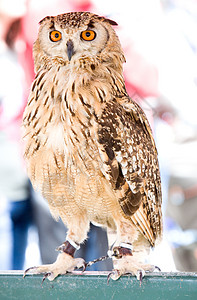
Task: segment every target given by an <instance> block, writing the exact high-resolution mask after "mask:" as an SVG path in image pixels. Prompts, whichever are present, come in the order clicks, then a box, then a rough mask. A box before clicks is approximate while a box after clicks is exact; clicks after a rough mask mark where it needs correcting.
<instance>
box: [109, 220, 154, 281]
mask: <svg viewBox="0 0 197 300" xmlns="http://www.w3.org/2000/svg"><path fill="white" fill-rule="evenodd" d="M149 250H150V244H149V242H148V241H147V240H146V239H145V238H144V237H143V236H142V234H141V233H139V232H138V231H137V229H136V227H135V226H134V225H133V224H132V223H131V221H130V220H122V221H121V222H118V223H117V241H116V243H115V245H114V247H113V249H112V251H111V255H112V258H113V265H114V270H113V271H112V272H111V273H110V274H109V278H112V279H113V280H117V279H118V278H120V277H121V276H122V275H124V274H128V273H131V274H133V275H136V277H137V279H138V280H140V282H141V280H142V278H143V276H144V274H145V272H152V271H154V269H155V267H154V266H152V265H149V264H145V263H144V259H145V258H146V257H147V255H148V252H149Z"/></svg>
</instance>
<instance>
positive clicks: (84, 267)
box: [82, 262, 87, 273]
mask: <svg viewBox="0 0 197 300" xmlns="http://www.w3.org/2000/svg"><path fill="white" fill-rule="evenodd" d="M82 268H83V270H82V273H83V272H85V270H86V268H87V263H85V262H84V265H83V266H82Z"/></svg>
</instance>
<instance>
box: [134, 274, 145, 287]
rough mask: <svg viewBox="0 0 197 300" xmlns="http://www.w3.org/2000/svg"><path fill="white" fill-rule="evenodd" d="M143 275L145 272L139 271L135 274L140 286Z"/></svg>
mask: <svg viewBox="0 0 197 300" xmlns="http://www.w3.org/2000/svg"><path fill="white" fill-rule="evenodd" d="M144 274H145V272H144V271H142V270H139V271H138V272H137V274H136V277H137V280H139V281H140V286H141V284H142V279H143V277H144Z"/></svg>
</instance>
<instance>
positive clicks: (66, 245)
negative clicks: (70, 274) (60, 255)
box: [57, 241, 77, 257]
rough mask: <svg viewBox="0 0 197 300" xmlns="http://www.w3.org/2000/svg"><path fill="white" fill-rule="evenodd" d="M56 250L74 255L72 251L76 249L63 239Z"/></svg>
mask: <svg viewBox="0 0 197 300" xmlns="http://www.w3.org/2000/svg"><path fill="white" fill-rule="evenodd" d="M57 250H58V251H61V252H64V253H66V254H69V255H71V256H72V257H74V253H75V251H76V250H77V249H76V248H75V247H73V245H71V244H70V242H69V241H65V242H64V243H63V244H62V245H61V246H59V247H58V248H57Z"/></svg>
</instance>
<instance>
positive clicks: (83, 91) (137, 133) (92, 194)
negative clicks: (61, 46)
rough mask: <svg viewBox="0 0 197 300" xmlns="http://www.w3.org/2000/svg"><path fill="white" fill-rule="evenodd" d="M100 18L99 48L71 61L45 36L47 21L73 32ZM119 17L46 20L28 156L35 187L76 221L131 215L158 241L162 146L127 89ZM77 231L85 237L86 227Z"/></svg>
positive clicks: (112, 220)
mask: <svg viewBox="0 0 197 300" xmlns="http://www.w3.org/2000/svg"><path fill="white" fill-rule="evenodd" d="M97 23H100V24H101V25H102V26H103V28H104V31H103V32H105V33H106V38H105V40H103V41H102V40H101V46H100V45H99V46H98V51H97V52H96V50H94V49H96V46H94V44H92V48H91V49H92V50H91V49H90V50H89V52H85V53H84V54H83V55H81V56H80V57H79V56H77V54H76V55H74V56H73V58H72V60H71V61H70V62H69V61H68V59H65V57H64V54H63V55H62V56H61V55H60V54H59V52H58V55H49V54H48V52H49V50H47V51H46V50H45V48H44V47H45V44H44V43H43V44H42V42H41V41H42V36H43V32H44V30H45V27H47V26H48V27H47V28H50V27H55V28H56V27H57V26H59V27H58V28H61V29H62V30H64V29H65V30H67V31H66V32H67V34H69V32H70V36H71V34H73V30H75V31H78V30H86V29H87V28H89V27H88V26H90V24H91V28H92V27H94V26H96V24H97ZM115 24H116V23H115V22H114V21H111V20H109V19H105V18H104V17H99V16H97V15H94V14H91V13H87V12H83V13H80V12H78V13H68V14H63V15H59V16H56V17H46V18H45V19H43V20H42V21H41V22H40V33H39V37H38V39H37V41H36V42H35V45H34V59H35V70H36V72H37V75H36V77H35V80H34V82H33V84H32V89H31V92H30V95H29V101H28V104H27V107H26V110H25V112H24V119H23V128H24V138H25V140H26V146H25V158H26V161H27V169H28V174H29V176H30V179H31V181H32V183H33V185H34V187H35V188H36V189H38V190H40V191H41V192H42V194H43V196H44V197H45V198H46V199H47V200H48V203H49V207H50V210H51V212H52V214H53V216H54V217H56V218H58V216H60V217H61V218H62V220H63V221H64V222H65V223H66V224H67V226H68V227H69V228H71V227H72V226H76V227H77V226H78V225H77V224H79V223H80V224H81V222H82V220H83V221H84V224H86V221H88V222H90V221H91V222H95V223H99V224H101V225H103V226H105V227H109V228H112V229H113V228H116V227H117V226H118V224H119V222H121V220H123V221H124V220H125V222H130V224H131V227H133V228H134V226H133V225H135V226H136V228H137V230H138V233H139V232H141V234H142V235H143V236H145V238H146V239H147V240H148V241H149V243H150V245H152V246H154V244H155V241H156V239H158V238H160V236H161V232H162V214H161V183H160V174H159V166H158V159H157V150H156V147H155V143H154V139H153V136H152V131H151V128H150V125H149V123H148V121H147V118H146V116H145V114H144V112H143V111H142V109H141V108H140V107H139V106H138V105H137V104H136V103H135V102H134V101H133V100H132V99H131V98H129V96H128V94H127V92H126V89H125V83H124V79H123V75H122V64H123V62H124V61H125V58H124V54H123V52H122V49H121V46H120V43H119V40H118V38H117V36H116V34H115V32H114V30H113V29H112V27H111V25H115ZM99 28H100V27H99ZM45 43H46V42H45ZM95 43H96V42H95ZM42 45H43V46H42ZM52 47H53V45H52ZM91 51H92V53H91ZM87 53H88V54H87ZM75 56H76V58H75ZM74 218H75V220H73V219H74ZM77 218H79V220H80V221H79V222H78V223H77ZM73 222H74V225H73ZM132 224H133V225H132ZM80 226H81V225H80ZM86 227H87V230H88V225H87V226H86ZM133 230H134V229H133ZM80 234H82V233H81V232H80V233H79V235H80ZM125 234H126V233H125ZM76 236H77V234H76V235H75V241H76V242H81V241H83V240H84V238H86V233H84V235H83V236H82V237H78V238H76ZM77 239H78V240H77ZM133 239H136V236H135V235H134V237H133Z"/></svg>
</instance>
